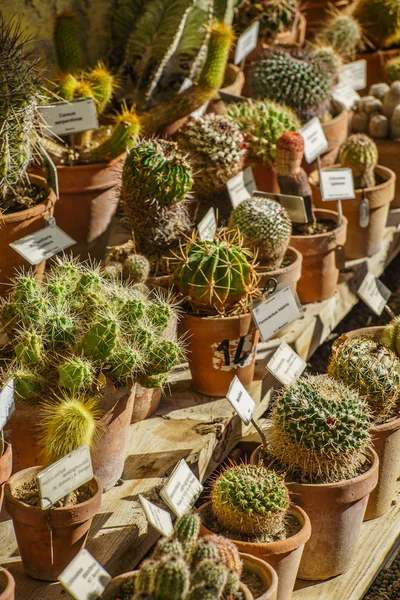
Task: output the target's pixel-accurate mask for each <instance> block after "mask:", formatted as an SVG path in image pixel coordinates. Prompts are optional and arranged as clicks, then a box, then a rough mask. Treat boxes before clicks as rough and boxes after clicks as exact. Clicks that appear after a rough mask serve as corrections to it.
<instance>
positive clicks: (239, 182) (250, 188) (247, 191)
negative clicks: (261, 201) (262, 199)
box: [226, 167, 257, 208]
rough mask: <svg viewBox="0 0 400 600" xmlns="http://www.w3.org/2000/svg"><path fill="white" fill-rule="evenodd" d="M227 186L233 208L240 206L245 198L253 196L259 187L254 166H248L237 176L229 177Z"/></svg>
mask: <svg viewBox="0 0 400 600" xmlns="http://www.w3.org/2000/svg"><path fill="white" fill-rule="evenodd" d="M226 187H227V189H228V194H229V197H230V199H231V203H232V206H233V208H236V207H237V206H239V204H240V203H241V202H243V200H247V198H251V197H252V195H253V194H254V192H255V191H256V189H257V185H256V182H255V181H254V176H253V170H252V168H251V167H247V169H245V170H244V171H241V172H240V173H238V174H237V175H235V177H232V179H229V181H228V182H227V184H226Z"/></svg>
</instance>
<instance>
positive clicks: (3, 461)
mask: <svg viewBox="0 0 400 600" xmlns="http://www.w3.org/2000/svg"><path fill="white" fill-rule="evenodd" d="M4 445H5V449H4V452H3V455H2V456H1V457H0V512H1V507H2V506H3V498H4V484H5V482H6V481H7V480H8V479H9V478H10V475H11V471H12V450H11V444H8V443H7V442H5V444H4ZM0 585H1V579H0ZM0 598H1V594H0Z"/></svg>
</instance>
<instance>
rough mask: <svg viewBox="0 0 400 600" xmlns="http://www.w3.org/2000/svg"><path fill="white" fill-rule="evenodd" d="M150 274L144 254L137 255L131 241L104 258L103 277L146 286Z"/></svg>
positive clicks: (110, 251)
mask: <svg viewBox="0 0 400 600" xmlns="http://www.w3.org/2000/svg"><path fill="white" fill-rule="evenodd" d="M149 274H150V263H149V261H148V259H147V258H146V257H145V256H143V255H142V254H136V252H135V244H134V243H133V241H132V240H129V241H128V242H126V243H125V244H122V245H121V246H114V247H113V248H111V249H110V250H109V251H108V252H107V254H106V256H105V258H104V268H103V270H102V275H103V276H104V277H106V278H110V279H122V280H123V281H126V282H128V283H131V284H133V285H136V284H144V283H145V281H146V279H147V278H148V276H149Z"/></svg>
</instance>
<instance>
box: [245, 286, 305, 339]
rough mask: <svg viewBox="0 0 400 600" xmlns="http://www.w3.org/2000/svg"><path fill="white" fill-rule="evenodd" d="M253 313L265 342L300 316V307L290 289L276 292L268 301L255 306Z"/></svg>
mask: <svg viewBox="0 0 400 600" xmlns="http://www.w3.org/2000/svg"><path fill="white" fill-rule="evenodd" d="M251 312H252V313H253V319H254V321H255V324H256V325H257V327H258V329H259V331H260V334H261V337H262V339H263V341H264V342H266V341H267V340H269V339H271V338H272V337H273V336H274V335H275V334H276V333H278V331H280V330H281V329H283V328H284V327H286V325H289V323H292V322H293V321H295V320H296V319H297V318H298V317H299V315H300V311H299V307H298V306H297V303H296V300H295V298H294V296H293V294H292V291H291V289H290V288H289V287H285V288H283V290H280V291H279V292H275V294H273V295H272V296H270V297H269V298H268V299H267V300H264V302H261V303H260V304H258V305H257V306H255V308H253V309H252V311H251Z"/></svg>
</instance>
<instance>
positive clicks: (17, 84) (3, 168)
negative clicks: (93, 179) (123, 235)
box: [0, 16, 56, 295]
mask: <svg viewBox="0 0 400 600" xmlns="http://www.w3.org/2000/svg"><path fill="white" fill-rule="evenodd" d="M30 42H31V40H30V38H27V37H26V36H25V34H24V33H23V31H22V30H21V28H20V25H19V24H18V23H16V22H13V21H10V22H7V21H5V20H4V19H3V18H2V17H1V16H0V44H1V48H2V52H1V58H0V71H1V74H2V85H3V87H4V89H7V93H3V94H2V96H1V98H0V113H1V116H0V130H1V132H2V134H1V141H0V216H1V244H0V284H1V286H0V295H3V294H5V293H7V286H6V285H5V284H8V283H9V279H10V278H11V277H13V275H14V274H15V271H16V269H18V268H21V267H28V266H29V263H28V262H27V261H26V260H25V259H24V258H23V257H22V256H21V255H20V254H18V253H17V252H15V250H13V248H11V247H10V243H12V242H15V241H16V240H18V239H20V238H23V237H25V236H26V235H29V234H32V233H35V232H36V231H39V230H40V229H42V228H43V227H45V226H46V220H47V219H48V217H51V216H52V214H53V210H54V204H55V201H56V197H55V195H54V193H53V192H52V191H51V190H50V189H49V188H48V187H47V185H46V182H45V180H44V179H43V178H42V177H36V176H34V175H29V176H28V175H27V168H28V164H29V161H30V160H31V159H32V156H33V153H34V147H35V142H36V140H37V128H38V126H39V116H38V111H37V107H38V105H39V102H40V98H41V95H42V93H43V90H42V89H41V85H40V77H39V72H38V70H37V62H38V61H37V60H35V59H34V57H33V56H32V54H31V53H30V51H29V43H30ZM44 267H45V262H44V261H43V262H41V263H40V264H38V265H36V267H35V276H36V277H37V279H40V278H41V277H42V276H43V272H44Z"/></svg>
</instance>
